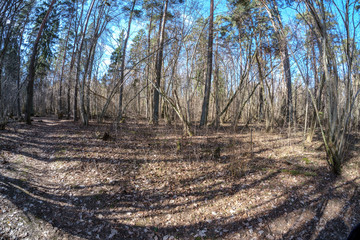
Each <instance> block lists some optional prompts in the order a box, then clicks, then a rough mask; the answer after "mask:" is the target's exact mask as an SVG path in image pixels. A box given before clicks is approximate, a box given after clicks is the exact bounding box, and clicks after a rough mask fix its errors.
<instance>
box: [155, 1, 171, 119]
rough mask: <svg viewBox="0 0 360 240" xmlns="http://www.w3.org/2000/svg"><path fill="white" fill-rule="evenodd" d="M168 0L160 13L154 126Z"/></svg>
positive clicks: (158, 98)
mask: <svg viewBox="0 0 360 240" xmlns="http://www.w3.org/2000/svg"><path fill="white" fill-rule="evenodd" d="M168 3H169V0H165V5H164V9H163V13H162V20H161V25H160V36H159V50H158V53H157V55H156V66H155V69H156V79H155V86H156V88H155V89H154V99H153V115H152V121H153V124H154V125H157V124H158V123H159V100H160V93H159V91H158V90H159V89H160V80H161V68H162V62H163V51H164V39H165V36H164V33H165V23H166V13H167V8H168Z"/></svg>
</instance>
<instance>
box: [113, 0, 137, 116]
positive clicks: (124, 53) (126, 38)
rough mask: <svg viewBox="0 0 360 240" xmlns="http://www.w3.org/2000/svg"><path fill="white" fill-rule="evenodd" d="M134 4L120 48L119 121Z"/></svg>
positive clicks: (121, 114)
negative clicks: (121, 47)
mask: <svg viewBox="0 0 360 240" xmlns="http://www.w3.org/2000/svg"><path fill="white" fill-rule="evenodd" d="M135 5H136V0H133V2H132V5H131V10H130V17H129V23H128V28H127V32H126V37H125V39H124V45H123V49H122V59H121V67H120V89H119V110H118V116H117V121H118V122H119V121H120V120H121V119H122V118H123V109H122V105H123V104H122V103H123V92H124V84H123V83H124V72H125V61H126V47H127V43H128V40H129V37H130V30H131V22H132V18H133V15H134V9H135Z"/></svg>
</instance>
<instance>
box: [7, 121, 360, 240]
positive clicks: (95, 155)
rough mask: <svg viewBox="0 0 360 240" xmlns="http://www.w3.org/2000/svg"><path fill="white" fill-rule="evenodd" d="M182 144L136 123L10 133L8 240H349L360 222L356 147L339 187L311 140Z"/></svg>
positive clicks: (206, 134)
mask: <svg viewBox="0 0 360 240" xmlns="http://www.w3.org/2000/svg"><path fill="white" fill-rule="evenodd" d="M105 131H107V132H109V133H110V136H111V139H109V141H103V140H102V139H101V136H102V134H103V133H104V132H105ZM180 134H181V131H180V130H179V131H176V130H174V129H173V128H172V127H168V126H162V125H161V126H159V127H156V128H153V127H152V126H150V125H147V124H145V123H135V122H129V123H125V124H123V125H121V126H120V127H118V128H115V127H114V126H112V125H110V124H103V125H98V124H95V123H93V124H92V126H90V127H88V128H81V127H79V126H78V125H77V124H74V123H73V122H71V121H58V120H56V119H51V118H46V119H45V118H44V119H41V118H37V119H35V121H34V122H33V125H32V126H27V125H25V124H18V123H12V124H10V125H9V126H8V128H7V129H6V130H5V131H2V132H0V151H1V152H0V239H1V238H3V239H164V240H166V239H167V240H169V239H344V238H346V236H347V234H348V233H349V232H350V230H351V228H352V227H353V226H354V225H356V223H357V222H359V221H360V202H359V201H360V195H359V183H360V179H359V176H360V174H359V169H360V160H359V158H358V156H357V153H356V152H357V151H358V150H359V149H358V147H359V146H358V145H357V142H356V141H357V140H356V138H354V143H355V145H354V147H353V149H350V150H349V151H351V153H352V158H351V159H350V160H348V161H347V162H346V164H345V167H344V173H343V176H342V177H341V178H335V177H334V176H332V175H331V174H330V173H329V171H328V169H327V165H326V160H325V159H324V157H325V156H324V154H323V152H322V151H321V150H316V148H317V147H318V146H319V145H320V143H314V145H312V146H307V148H306V150H304V149H303V145H302V142H301V134H299V136H297V135H295V134H294V136H291V137H290V138H289V137H287V136H285V135H282V134H268V133H265V132H263V131H261V130H257V131H255V133H254V136H253V142H252V143H251V141H250V133H249V132H248V131H245V130H244V131H242V132H240V131H239V133H233V132H232V131H230V130H227V129H226V128H223V129H221V130H220V131H218V132H215V131H212V130H203V132H197V136H195V137H192V138H183V137H181V135H180ZM251 144H252V145H253V153H251Z"/></svg>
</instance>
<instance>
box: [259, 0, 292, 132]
mask: <svg viewBox="0 0 360 240" xmlns="http://www.w3.org/2000/svg"><path fill="white" fill-rule="evenodd" d="M261 2H262V4H263V6H264V7H265V9H266V11H267V13H268V14H269V17H270V20H271V23H272V25H273V27H274V29H275V31H276V32H277V36H278V40H279V47H280V51H281V54H282V65H283V69H284V76H285V80H286V87H287V104H286V119H287V121H288V122H289V125H290V124H291V123H292V121H293V103H292V88H291V69H290V56H289V51H288V41H287V38H286V34H285V31H284V27H283V24H282V21H281V16H280V13H279V10H278V6H277V3H276V0H270V1H269V2H267V1H265V0H261Z"/></svg>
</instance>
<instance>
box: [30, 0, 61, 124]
mask: <svg viewBox="0 0 360 240" xmlns="http://www.w3.org/2000/svg"><path fill="white" fill-rule="evenodd" d="M55 2H56V0H52V1H51V3H50V6H49V9H48V11H47V12H46V15H45V17H44V19H43V21H42V23H41V25H40V28H39V31H38V34H37V36H36V40H35V42H34V46H33V52H32V54H31V57H30V64H29V68H28V77H27V78H28V85H27V88H26V93H27V95H26V111H25V120H26V123H27V124H31V113H32V111H33V101H34V80H35V65H36V55H37V48H38V45H39V42H40V38H41V34H42V32H43V30H44V27H45V24H46V21H47V19H48V18H49V15H50V12H51V10H52V9H53V6H54V4H55Z"/></svg>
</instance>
